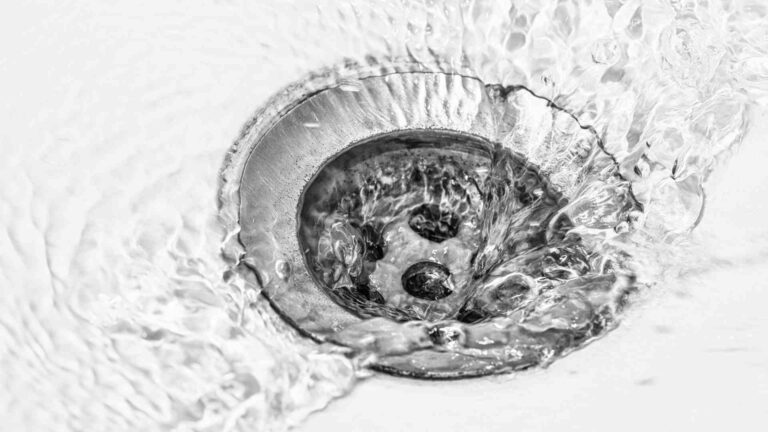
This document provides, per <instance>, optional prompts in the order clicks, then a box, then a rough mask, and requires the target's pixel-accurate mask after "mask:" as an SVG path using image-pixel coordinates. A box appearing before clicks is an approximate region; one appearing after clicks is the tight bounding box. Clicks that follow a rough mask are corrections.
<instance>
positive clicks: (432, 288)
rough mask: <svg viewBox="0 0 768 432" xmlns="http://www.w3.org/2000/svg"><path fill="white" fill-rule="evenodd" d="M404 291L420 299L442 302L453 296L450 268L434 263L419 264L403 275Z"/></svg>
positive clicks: (409, 268) (423, 262)
mask: <svg viewBox="0 0 768 432" xmlns="http://www.w3.org/2000/svg"><path fill="white" fill-rule="evenodd" d="M402 285H403V289H405V291H406V292H407V293H408V294H410V295H412V296H414V297H418V298H420V299H424V300H440V299H441V298H444V297H448V296H449V295H451V294H453V289H452V288H451V286H452V285H453V283H452V282H451V272H450V270H448V267H446V266H444V265H442V264H438V263H435V262H432V261H422V262H418V263H416V264H414V265H412V266H410V267H408V270H406V271H405V273H403V279H402Z"/></svg>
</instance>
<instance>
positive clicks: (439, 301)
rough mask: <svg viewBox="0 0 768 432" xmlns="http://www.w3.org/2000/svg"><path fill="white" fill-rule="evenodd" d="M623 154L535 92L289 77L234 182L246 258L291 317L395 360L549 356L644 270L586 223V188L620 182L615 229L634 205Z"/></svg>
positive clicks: (457, 368)
mask: <svg viewBox="0 0 768 432" xmlns="http://www.w3.org/2000/svg"><path fill="white" fill-rule="evenodd" d="M614 165H615V164H614V162H613V159H612V158H611V157H610V156H609V155H607V154H606V153H605V152H604V151H603V150H602V149H601V147H600V143H599V140H598V139H597V137H596V135H595V134H594V133H593V132H592V131H590V130H589V129H586V128H583V127H581V126H580V125H579V124H578V122H577V121H576V120H575V118H574V117H573V116H571V115H570V114H568V113H566V112H565V111H563V110H560V109H558V108H556V107H555V106H554V105H553V104H552V103H551V102H549V101H547V100H546V99H543V98H540V97H537V96H535V95H534V94H532V93H531V92H529V91H528V90H526V89H524V88H503V87H500V86H486V85H484V84H483V83H482V82H481V81H479V80H478V79H475V78H471V77H466V76H461V75H457V74H446V73H425V72H408V71H398V72H393V71H379V73H370V74H368V75H364V74H358V75H357V76H355V77H354V79H339V77H338V76H335V77H333V79H331V78H329V77H327V76H326V77H319V78H315V79H314V80H310V81H308V82H306V83H305V84H304V87H294V88H291V89H290V90H289V91H288V92H287V93H285V94H283V95H282V96H280V97H278V98H277V99H276V100H275V101H273V103H272V104H271V105H270V106H269V108H268V109H267V110H265V111H264V112H262V114H261V115H260V116H258V117H257V121H256V122H254V123H253V124H251V125H250V127H249V128H247V129H246V131H245V134H244V136H243V138H242V139H241V140H240V142H239V143H238V145H237V147H236V150H235V152H234V153H233V155H232V157H231V158H230V161H229V165H228V167H227V169H226V170H225V177H226V176H229V178H228V182H227V184H228V185H232V184H235V185H237V187H236V188H234V189H233V190H235V191H236V193H233V194H232V196H233V197H235V198H234V199H233V200H232V206H233V212H237V214H238V215H239V217H238V221H239V225H240V232H239V241H240V243H241V244H242V246H243V248H244V249H245V251H244V254H243V262H244V263H245V264H247V265H248V267H249V268H250V269H251V271H253V272H254V274H255V275H256V277H257V280H258V282H259V284H260V285H261V288H262V293H263V294H264V295H265V296H266V297H267V298H268V299H269V301H270V302H271V304H272V305H273V306H274V308H275V309H276V310H277V311H278V312H279V313H280V314H281V316H283V318H284V319H285V320H287V321H288V322H289V323H291V324H292V325H293V326H294V327H295V328H296V329H298V330H299V331H300V332H302V333H303V334H304V335H306V336H309V337H312V338H313V339H315V340H318V341H327V342H334V343H339V344H342V345H347V346H350V347H353V348H357V349H365V350H371V351H373V352H374V353H375V354H377V356H378V357H377V359H378V360H377V364H376V366H375V367H376V368H378V369H380V370H384V371H387V372H392V373H397V374H402V375H407V376H416V377H433V378H451V377H464V376H477V375H484V374H488V373H494V372H499V371H505V370H514V369H521V368H524V367H528V366H531V365H534V364H540V363H545V362H547V361H550V360H551V359H552V358H553V357H555V356H557V355H558V354H560V353H563V352H566V351H567V350H569V349H573V348H575V347H576V346H578V345H579V344H580V343H582V342H583V341H585V340H588V339H589V338H592V337H595V336H597V335H599V334H600V333H601V332H603V331H604V330H605V329H606V328H609V327H610V326H611V325H612V322H613V316H614V314H615V312H616V309H617V308H618V307H620V306H619V305H620V302H619V301H618V300H617V299H619V298H621V297H622V296H623V295H625V294H626V292H627V290H628V289H629V285H628V284H627V282H626V281H627V280H629V279H630V278H629V277H627V276H626V274H625V273H626V272H625V271H624V270H623V269H624V267H623V265H622V262H621V260H620V259H616V258H615V257H613V256H612V255H611V254H610V253H608V252H606V250H605V248H604V247H602V246H600V245H599V244H597V243H595V242H594V241H593V239H590V238H589V235H592V234H589V233H593V232H595V231H594V230H593V231H587V230H582V231H583V233H582V234H579V233H578V231H579V230H578V229H574V228H576V227H589V226H590V220H589V219H588V217H590V216H592V217H593V219H594V217H597V216H595V215H594V214H592V213H595V214H597V212H596V211H595V209H586V210H585V207H584V205H582V204H578V203H581V201H583V200H580V199H579V194H580V193H582V191H583V190H584V189H585V185H595V184H608V183H610V184H611V187H613V188H614V190H615V191H616V193H617V195H616V202H617V205H615V206H614V207H615V208H611V209H610V211H609V210H606V209H605V208H603V209H602V213H601V214H600V215H599V219H600V221H599V222H600V223H601V224H603V225H605V221H606V219H610V218H612V219H611V220H612V221H614V219H615V221H614V223H615V224H619V223H621V222H625V221H626V220H627V219H628V217H629V216H628V215H629V214H630V213H631V212H632V211H636V210H637V206H636V204H635V202H634V200H633V198H632V196H631V192H630V190H629V186H628V185H627V184H626V182H624V181H623V180H622V179H621V178H619V177H618V176H617V175H615V166H614ZM576 204H578V205H576ZM585 212H592V213H590V214H586V213H585ZM625 223H626V222H625ZM584 233H587V234H586V237H585V234H584ZM393 335H396V336H393ZM393 338H394V339H393Z"/></svg>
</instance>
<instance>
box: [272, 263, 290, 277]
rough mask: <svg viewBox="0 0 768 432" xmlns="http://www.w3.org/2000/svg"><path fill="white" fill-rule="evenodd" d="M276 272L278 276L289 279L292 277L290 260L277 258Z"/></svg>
mask: <svg viewBox="0 0 768 432" xmlns="http://www.w3.org/2000/svg"><path fill="white" fill-rule="evenodd" d="M275 273H277V277H279V278H280V279H282V280H283V281H287V280H288V279H289V278H290V277H291V264H290V263H289V262H288V261H284V260H277V262H276V263H275Z"/></svg>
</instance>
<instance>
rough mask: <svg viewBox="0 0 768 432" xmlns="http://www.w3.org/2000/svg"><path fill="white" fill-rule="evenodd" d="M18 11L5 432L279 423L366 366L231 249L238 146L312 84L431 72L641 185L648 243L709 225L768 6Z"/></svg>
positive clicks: (1, 240)
mask: <svg viewBox="0 0 768 432" xmlns="http://www.w3.org/2000/svg"><path fill="white" fill-rule="evenodd" d="M5 8H9V7H5ZM13 9H14V10H13V11H7V13H3V14H0V15H2V18H0V20H3V25H2V26H0V28H2V30H1V31H4V32H6V33H7V34H4V37H3V38H2V40H3V41H4V42H5V43H6V44H8V45H9V46H6V47H5V48H6V49H5V50H4V51H5V52H6V53H7V54H6V55H5V56H4V58H3V59H2V60H0V77H2V78H3V79H2V80H0V88H2V94H3V95H6V97H4V98H3V102H2V103H0V107H2V117H0V118H2V120H0V122H2V124H3V128H2V131H0V142H1V143H2V144H1V145H2V150H3V156H2V157H1V158H0V178H1V179H2V182H0V183H1V185H0V193H2V200H1V201H0V218H1V219H0V220H2V225H3V227H4V228H5V230H4V233H3V235H2V236H0V272H1V273H0V276H2V277H1V278H0V281H2V284H3V293H4V295H3V297H2V299H0V382H2V384H3V385H4V390H3V391H2V392H0V413H2V417H3V421H4V422H5V424H4V428H5V429H6V430H41V431H43V430H56V431H61V430H73V431H75V430H77V431H79V430H104V429H107V428H109V429H112V430H136V429H138V428H148V429H149V430H180V431H181V430H222V429H224V430H227V429H228V430H281V429H284V428H285V427H287V426H289V425H291V424H295V423H296V422H298V421H300V419H301V418H302V417H303V416H305V415H306V414H307V413H308V412H310V411H312V410H315V409H318V408H320V407H322V406H324V405H325V404H327V403H328V401H329V400H331V399H332V398H333V397H337V396H339V395H341V394H344V393H345V392H346V391H348V390H349V388H350V387H351V386H352V385H353V383H354V381H355V377H356V375H358V374H365V373H366V372H365V371H364V369H362V368H360V367H359V364H358V363H359V362H360V361H363V360H365V359H358V358H350V357H348V356H347V355H345V353H341V352H338V350H337V349H335V348H333V347H316V346H313V345H311V344H309V343H307V342H305V341H302V340H301V339H300V338H297V337H295V336H293V335H292V334H291V332H290V331H289V330H288V329H286V328H285V325H284V324H283V323H282V322H281V321H279V319H276V318H275V317H274V316H273V315H272V314H271V312H270V311H269V310H268V308H266V306H265V305H264V304H263V301H261V300H260V299H259V297H258V296H257V295H256V292H255V291H254V290H253V289H251V285H252V284H249V282H248V281H247V280H243V279H242V278H241V277H240V275H239V274H238V273H236V272H232V271H231V267H232V265H233V264H234V263H233V262H232V261H228V260H227V258H226V257H227V256H228V255H227V254H226V253H225V254H223V255H222V253H221V247H222V246H221V245H222V243H223V242H224V241H225V240H226V239H227V238H228V236H231V235H232V233H228V232H227V230H226V229H225V228H224V226H223V225H222V223H221V221H220V218H221V217H222V216H221V215H219V214H218V209H217V202H216V194H217V188H218V184H217V177H218V170H219V168H220V167H221V164H222V161H223V158H224V154H225V153H226V152H227V151H228V150H229V148H230V146H231V143H232V142H233V141H234V139H235V138H236V136H237V131H238V130H239V129H240V128H241V126H242V124H243V123H244V122H245V121H246V120H247V119H249V118H250V117H251V115H252V113H253V112H254V110H256V109H257V108H258V107H259V106H260V105H261V104H263V103H264V102H266V101H267V99H268V98H269V97H270V96H271V95H272V94H273V93H274V92H276V91H277V90H278V89H280V88H282V87H284V86H286V85H288V84H290V83H292V82H295V81H298V80H300V79H302V78H303V77H304V76H305V75H307V74H308V73H311V72H312V71H314V70H317V69H321V68H324V67H328V66H332V65H335V64H339V63H341V62H343V61H356V62H358V63H378V62H385V61H386V60H387V59H390V58H400V57H408V58H410V59H411V60H412V61H415V62H421V63H423V64H424V65H425V67H435V64H436V61H435V59H436V58H439V59H440V62H443V63H446V64H450V65H452V66H454V67H461V68H465V69H467V70H471V71H473V73H474V74H476V75H478V76H480V77H481V78H482V79H483V80H484V81H486V82H493V83H503V84H512V85H526V86H528V87H529V88H532V89H533V90H535V91H536V92H537V93H539V94H542V95H544V96H546V97H548V98H550V99H552V100H554V101H555V102H557V103H558V104H559V105H561V106H563V107H565V108H567V109H568V110H569V111H571V112H573V113H574V114H575V115H576V116H577V117H578V118H579V120H580V121H581V122H583V123H584V124H588V125H591V126H592V127H594V129H595V130H596V131H597V132H598V134H599V135H600V137H601V139H602V141H603V142H604V144H605V146H606V149H607V150H608V151H610V152H611V153H612V154H613V155H615V157H616V158H617V160H618V162H619V166H620V168H621V173H622V175H624V176H625V178H627V179H628V180H630V181H631V182H632V185H633V188H634V191H635V193H636V194H637V197H638V199H639V200H640V201H641V202H643V204H644V206H645V212H644V216H643V219H644V220H643V221H642V222H643V225H642V229H641V230H640V231H639V233H638V236H637V240H638V243H639V245H640V246H642V247H643V248H644V249H643V250H646V249H650V246H648V245H658V244H663V243H664V242H666V243H667V244H669V243H673V242H675V241H677V239H678V238H679V237H680V236H681V235H683V236H684V235H685V233H687V232H688V230H689V229H690V228H691V226H692V225H694V224H695V223H696V222H697V221H698V220H699V219H700V217H701V215H702V209H703V207H704V206H703V203H704V196H705V195H704V190H705V189H704V188H705V187H706V186H707V179H708V178H710V173H711V172H713V171H714V170H715V169H716V168H717V166H718V165H719V164H721V163H723V162H724V161H726V160H727V158H728V156H729V155H730V153H731V152H732V151H733V150H734V149H735V148H737V147H738V144H739V143H740V141H741V139H742V138H743V136H744V134H745V133H746V131H747V127H748V118H749V117H748V113H749V111H750V110H752V109H759V107H760V106H761V105H763V104H764V103H765V102H766V100H767V99H768V84H767V83H768V38H766V35H767V34H768V27H767V26H766V19H767V17H766V15H768V8H766V6H765V5H764V4H763V3H762V2H759V1H744V2H736V1H734V2H730V1H706V2H705V1H700V2H695V1H669V2H667V1H643V2H640V1H618V0H606V1H562V2H555V1H551V2H550V1H528V2H511V3H506V2H490V1H489V2H483V1H453V2H445V3H441V2H429V1H424V2H416V1H383V2H356V1H352V2H344V3H342V2H331V1H315V2H312V1H293V2H288V3H281V4H278V3H277V2H275V3H274V4H273V3H272V2H215V1H202V0H201V1H198V2H193V3H191V4H190V3H188V2H176V1H160V2H127V1H122V2H110V3H104V2H84V1H67V2H56V3H55V4H38V3H28V4H26V5H19V6H15V7H14V8H13ZM604 198H605V199H608V198H609V197H604ZM225 216H226V215H225ZM645 256H646V255H645V254H643V253H642V251H638V260H639V262H640V263H641V264H642V268H643V269H644V270H646V272H647V273H648V274H650V275H652V276H649V277H653V275H658V274H659V273H662V271H661V270H660V269H659V267H660V265H659V263H658V259H656V258H653V259H652V258H647V259H644V258H643V257H645ZM647 256H649V257H653V256H654V254H651V253H649V254H647Z"/></svg>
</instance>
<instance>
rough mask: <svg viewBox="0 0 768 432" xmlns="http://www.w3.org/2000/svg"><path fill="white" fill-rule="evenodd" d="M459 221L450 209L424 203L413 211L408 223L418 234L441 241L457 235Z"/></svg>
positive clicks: (434, 240)
mask: <svg viewBox="0 0 768 432" xmlns="http://www.w3.org/2000/svg"><path fill="white" fill-rule="evenodd" d="M459 222H460V220H459V217H458V216H456V213H454V212H452V211H450V210H446V209H442V208H440V206H439V205H437V204H422V205H420V206H418V207H416V208H415V209H414V210H413V211H412V212H411V216H410V218H409V220H408V225H409V226H410V227H411V229H412V230H413V231H414V232H416V234H418V235H420V236H422V237H424V238H425V239H427V240H431V241H433V242H436V243H440V242H443V241H445V240H448V239H449V238H453V237H456V234H457V233H458V232H459Z"/></svg>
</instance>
